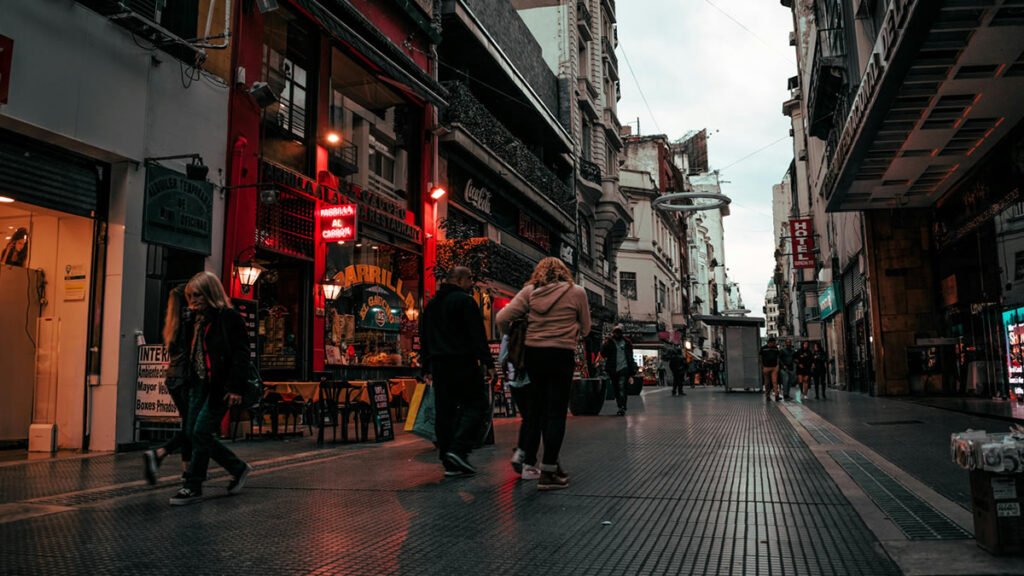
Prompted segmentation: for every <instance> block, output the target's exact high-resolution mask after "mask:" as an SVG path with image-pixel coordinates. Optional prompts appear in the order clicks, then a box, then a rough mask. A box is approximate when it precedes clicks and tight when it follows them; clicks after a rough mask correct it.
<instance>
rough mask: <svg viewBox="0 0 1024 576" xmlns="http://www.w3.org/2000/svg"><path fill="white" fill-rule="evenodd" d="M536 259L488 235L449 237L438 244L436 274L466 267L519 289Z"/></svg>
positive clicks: (482, 277)
mask: <svg viewBox="0 0 1024 576" xmlns="http://www.w3.org/2000/svg"><path fill="white" fill-rule="evenodd" d="M535 265H536V262H533V261H532V260H530V259H529V258H526V257H525V256H523V255H521V254H519V253H518V252H515V251H514V250H512V249H511V248H508V247H505V246H502V245H501V244H498V243H496V242H494V241H493V240H490V239H488V238H464V239H449V240H444V241H442V242H438V244H437V264H436V265H435V266H434V276H435V277H437V278H441V277H444V275H445V274H447V272H448V270H450V269H451V268H453V267H455V266H466V267H467V268H469V269H470V270H473V272H474V273H475V274H476V275H477V278H479V279H486V280H495V281H497V282H501V283H503V284H507V285H509V286H512V287H514V288H518V287H520V286H523V285H524V284H526V282H527V281H528V280H529V279H530V274H531V273H532V272H533V268H534V266H535Z"/></svg>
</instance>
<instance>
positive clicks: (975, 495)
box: [971, 470, 1024, 555]
mask: <svg viewBox="0 0 1024 576" xmlns="http://www.w3.org/2000/svg"><path fill="white" fill-rule="evenodd" d="M1022 508H1024V474H997V473H995V472H989V471H987V470H971V509H972V511H973V513H974V539H975V541H976V542H977V543H978V546H979V547H980V548H982V549H984V550H986V551H988V552H990V553H992V554H1007V555H1011V554H1012V555H1019V554H1024V515H1022V510H1021V509H1022Z"/></svg>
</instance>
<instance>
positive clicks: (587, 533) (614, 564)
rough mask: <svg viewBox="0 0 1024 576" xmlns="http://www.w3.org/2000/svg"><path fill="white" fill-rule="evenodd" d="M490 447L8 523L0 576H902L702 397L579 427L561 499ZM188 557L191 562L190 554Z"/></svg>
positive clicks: (812, 475) (820, 484)
mask: <svg viewBox="0 0 1024 576" xmlns="http://www.w3.org/2000/svg"><path fill="white" fill-rule="evenodd" d="M514 432H515V430H514V427H513V426H499V427H497V430H496V433H497V436H498V442H499V446H500V447H495V448H488V449H484V450H480V451H477V452H475V453H474V454H473V456H472V460H473V462H474V463H475V464H476V465H477V466H478V468H479V469H480V473H479V474H478V475H477V476H475V477H473V478H459V479H443V478H442V476H441V470H440V467H439V466H438V464H437V460H436V456H435V455H434V453H433V451H432V450H431V449H430V446H429V444H427V443H426V442H415V443H410V444H408V445H391V446H376V447H374V449H371V450H363V451H359V452H357V453H353V454H351V455H350V456H345V457H339V458H333V459H329V460H326V461H322V462H311V463H308V464H307V465H304V466H297V467H291V468H288V469H283V470H267V469H264V470H263V471H258V472H257V473H256V474H255V475H254V476H253V478H252V480H251V481H250V484H249V486H248V487H247V489H246V492H245V493H243V494H242V495H240V496H236V497H225V496H223V494H224V487H225V482H224V480H223V479H216V480H214V481H213V482H211V483H209V484H208V485H207V488H206V492H205V493H206V494H207V495H208V496H213V497H211V498H209V499H208V500H206V501H204V502H202V503H198V504H195V505H193V506H189V507H183V508H172V507H169V506H168V505H167V498H168V497H169V496H170V492H169V491H168V489H167V488H163V489H155V490H150V491H146V492H143V493H139V494H129V495H124V496H118V497H115V498H110V499H105V500H104V499H96V500H90V501H89V502H86V503H82V504H80V505H77V506H76V508H75V509H74V510H73V511H69V512H62V513H59V514H54V515H51V516H45V517H36V518H31V519H27V520H23V521H18V522H10V523H7V524H0V541H2V542H4V546H3V547H0V574H5V575H6V574H12V575H13V574H54V575H57V574H145V575H161V574H195V575H202V574H317V575H328V574H359V575H369V574H417V575H420V574H438V575H446V576H447V575H451V574H488V575H493V574H530V575H534V574H551V575H562V574H587V575H620V574H652V575H661V574H666V575H667V574H750V575H755V574H773V575H774V574H844V575H845V574H851V575H852V574H870V575H884V574H898V573H899V572H898V570H897V568H896V567H895V565H894V564H893V563H892V562H891V560H890V559H889V558H888V556H886V555H885V553H884V552H883V551H881V548H880V546H879V545H878V542H877V541H876V540H875V539H874V537H873V536H872V534H871V533H870V532H869V531H868V530H867V528H866V527H865V526H864V524H863V522H862V521H861V520H860V518H859V517H858V516H857V514H856V512H855V511H854V510H853V508H852V506H851V505H850V504H849V503H848V502H847V500H846V499H845V498H844V497H843V496H842V494H841V493H840V492H839V490H838V488H837V487H836V486H835V484H834V483H833V482H832V481H831V479H830V478H829V477H828V475H827V474H826V473H825V471H824V470H823V469H822V468H821V466H820V464H819V463H818V462H817V460H816V459H815V457H814V455H813V454H812V453H811V451H810V450H809V449H808V448H807V447H806V446H805V445H804V444H803V442H802V441H801V440H800V438H799V436H798V435H797V434H796V432H795V430H794V429H793V428H792V426H791V425H790V424H789V422H788V420H787V419H786V418H785V417H784V415H783V414H782V412H781V411H780V410H779V409H778V407H777V406H776V405H774V404H766V403H765V402H764V400H763V399H761V398H760V397H752V396H742V395H726V394H724V393H722V392H720V391H717V390H697V391H694V393H692V394H688V395H687V396H686V397H685V398H681V397H680V398H673V397H670V396H669V395H668V394H665V393H656V394H649V395H645V396H644V397H643V398H642V399H636V400H634V399H631V405H630V415H629V416H628V417H626V418H617V417H614V416H599V417H582V418H573V419H571V421H570V426H569V432H568V437H567V442H566V446H565V450H564V452H563V456H562V461H563V464H564V466H565V468H566V469H567V470H568V472H569V473H570V475H571V483H572V485H571V487H570V488H569V489H568V490H564V491H560V492H551V493H542V492H538V491H537V489H536V485H535V483H525V482H522V481H519V480H518V479H517V478H515V477H514V476H513V474H512V472H511V470H510V468H509V466H508V464H507V457H508V456H509V451H510V443H511V442H512V438H513V437H514ZM183 550H184V551H187V553H183V552H182V551H183Z"/></svg>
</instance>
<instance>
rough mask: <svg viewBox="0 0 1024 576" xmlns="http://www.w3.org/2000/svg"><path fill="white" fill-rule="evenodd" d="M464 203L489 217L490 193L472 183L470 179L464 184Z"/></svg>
mask: <svg viewBox="0 0 1024 576" xmlns="http://www.w3.org/2000/svg"><path fill="white" fill-rule="evenodd" d="M466 203H467V204H469V205H470V206H472V207H474V208H476V209H477V210H479V211H481V212H483V213H485V214H487V215H490V214H491V191H490V190H488V189H487V188H484V187H483V186H478V185H477V184H476V182H473V179H472V178H470V179H469V180H468V181H467V182H466Z"/></svg>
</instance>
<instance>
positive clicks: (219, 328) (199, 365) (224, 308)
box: [171, 272, 252, 506]
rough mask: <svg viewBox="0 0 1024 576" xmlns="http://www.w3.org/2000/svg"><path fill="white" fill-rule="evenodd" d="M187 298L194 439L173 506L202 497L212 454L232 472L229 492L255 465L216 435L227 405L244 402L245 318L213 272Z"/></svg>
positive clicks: (191, 284)
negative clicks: (180, 486)
mask: <svg viewBox="0 0 1024 576" xmlns="http://www.w3.org/2000/svg"><path fill="white" fill-rule="evenodd" d="M185 298H186V300H187V301H188V307H189V310H191V311H192V313H193V314H195V321H194V322H193V324H192V333H191V334H190V335H188V338H189V340H188V342H189V348H188V352H187V361H188V371H189V373H190V375H191V386H190V390H189V409H188V414H189V425H188V427H187V432H188V435H189V438H190V439H191V440H192V460H191V462H190V463H189V467H188V470H187V471H186V472H185V483H184V486H183V487H182V488H181V490H179V491H178V493H177V494H175V495H174V496H173V497H172V498H171V504H172V505H175V506H180V505H183V504H191V503H193V502H197V501H199V500H200V499H202V496H203V482H204V481H205V480H206V470H207V467H208V466H209V464H210V459H211V458H212V459H213V460H214V461H215V462H217V463H218V464H220V465H221V466H223V467H224V469H225V470H227V471H228V472H229V473H230V474H231V482H230V483H229V484H228V493H229V494H238V493H239V492H241V491H242V488H243V487H244V486H245V481H246V478H247V477H248V476H249V473H250V472H252V466H250V465H249V464H246V463H245V462H244V461H242V460H241V459H240V458H239V457H238V456H236V455H235V454H234V452H232V451H231V450H230V449H229V448H228V447H227V446H225V445H224V444H223V443H221V441H220V440H218V439H217V438H216V437H215V436H214V432H215V431H216V430H217V427H218V426H219V425H220V422H221V420H223V419H224V414H225V413H226V412H227V410H228V408H230V407H231V406H237V405H238V404H240V403H241V402H242V394H243V392H244V391H245V387H246V384H247V382H248V378H249V344H248V340H249V338H248V335H247V333H246V329H245V320H244V319H242V315H241V314H239V313H238V312H237V311H236V310H235V309H234V308H232V307H231V303H230V301H229V300H228V296H227V294H226V293H225V292H224V286H223V285H222V284H221V283H220V279H218V278H217V276H215V275H214V274H211V273H210V272H200V273H199V274H196V275H195V276H193V277H192V279H191V280H189V281H188V284H186V285H185Z"/></svg>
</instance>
